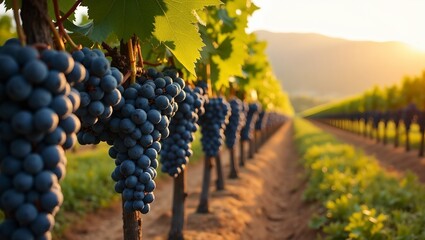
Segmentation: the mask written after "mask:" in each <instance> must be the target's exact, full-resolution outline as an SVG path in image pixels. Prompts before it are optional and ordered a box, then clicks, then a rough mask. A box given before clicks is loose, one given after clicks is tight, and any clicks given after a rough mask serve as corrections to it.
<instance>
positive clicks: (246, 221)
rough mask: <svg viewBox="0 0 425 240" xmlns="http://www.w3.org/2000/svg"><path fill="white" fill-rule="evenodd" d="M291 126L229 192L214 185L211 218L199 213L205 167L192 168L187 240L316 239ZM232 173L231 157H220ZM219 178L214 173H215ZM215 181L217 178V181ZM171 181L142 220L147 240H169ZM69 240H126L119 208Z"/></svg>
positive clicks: (92, 219)
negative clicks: (123, 238)
mask: <svg viewBox="0 0 425 240" xmlns="http://www.w3.org/2000/svg"><path fill="white" fill-rule="evenodd" d="M292 135H293V134H292V124H291V123H288V124H286V125H285V126H283V127H282V128H281V129H279V130H278V131H277V133H276V134H275V135H274V136H272V137H271V138H270V139H269V140H268V142H266V143H265V144H264V145H263V147H262V148H261V149H260V151H259V152H258V153H257V154H256V155H255V157H254V158H253V159H251V160H248V162H247V165H246V167H245V168H244V169H241V171H240V178H239V179H237V180H229V179H226V190H224V191H220V192H217V191H215V185H214V181H212V184H211V195H210V196H211V198H210V210H211V213H210V214H197V213H195V210H196V207H197V205H198V201H199V194H200V186H201V181H202V175H203V172H202V171H203V164H202V161H200V162H199V163H198V164H195V165H191V166H190V168H189V172H188V180H189V181H188V192H189V196H188V198H187V201H186V207H187V208H186V215H187V220H186V228H185V238H186V239H208V240H210V239H214V240H216V239H300V240H304V239H315V238H316V235H317V233H316V232H315V231H312V230H310V229H308V227H307V223H308V220H309V219H310V216H311V214H312V212H314V211H315V210H316V206H312V205H307V204H305V203H303V202H302V201H301V196H302V192H303V190H304V185H305V182H304V180H303V169H302V167H301V166H300V165H299V164H298V156H297V154H296V152H295V148H294V146H293V142H292ZM222 159H223V161H224V166H225V167H224V172H225V173H226V176H227V173H228V172H229V167H228V152H227V151H224V152H223V153H222ZM214 173H215V172H214ZM213 180H214V178H213ZM172 185H173V184H172V179H170V178H166V179H164V180H161V181H160V182H159V183H158V188H157V189H156V190H155V195H156V200H155V202H154V205H153V209H152V211H151V213H149V214H148V215H147V216H144V217H143V221H144V223H143V237H144V239H166V237H167V233H168V230H169V223H170V218H171V210H170V209H171V196H172ZM66 239H81V240H86V239H102V240H108V239H110V240H118V239H122V220H121V210H120V207H119V205H118V204H117V205H116V206H114V207H112V208H110V209H106V210H102V211H100V212H99V213H97V214H93V215H90V216H88V217H87V219H85V220H82V221H81V224H79V225H78V226H75V227H73V229H71V230H70V231H68V233H67V235H66Z"/></svg>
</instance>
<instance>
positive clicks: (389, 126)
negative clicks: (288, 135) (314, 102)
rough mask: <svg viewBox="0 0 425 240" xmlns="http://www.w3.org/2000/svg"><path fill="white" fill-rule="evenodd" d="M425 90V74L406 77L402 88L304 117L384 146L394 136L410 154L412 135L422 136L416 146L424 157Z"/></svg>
mask: <svg viewBox="0 0 425 240" xmlns="http://www.w3.org/2000/svg"><path fill="white" fill-rule="evenodd" d="M424 87H425V74H422V75H419V76H415V77H405V78H404V79H403V80H402V83H401V84H400V85H393V86H389V87H387V88H384V89H381V88H379V87H374V88H373V89H371V90H369V91H366V92H365V93H363V94H361V95H359V96H356V97H352V98H350V99H346V100H343V101H340V102H337V103H331V104H327V105H323V106H320V107H317V108H314V109H311V110H309V111H306V112H305V113H304V115H305V116H307V117H309V118H313V119H319V120H321V121H324V122H326V123H329V124H331V125H335V126H337V127H340V128H344V129H347V130H350V131H354V132H357V133H358V134H361V135H364V136H365V137H370V138H372V139H376V141H377V142H382V143H383V144H388V143H389V136H390V135H391V138H392V139H393V144H394V146H395V147H398V146H399V145H400V142H401V139H402V138H403V139H404V143H405V149H406V151H409V150H410V149H411V145H412V143H411V140H410V139H411V135H412V134H416V135H419V139H420V140H419V143H417V144H415V145H418V146H419V156H424V151H425V149H424V147H425V95H424V94H423V89H424ZM402 130H403V131H402ZM401 133H404V136H401Z"/></svg>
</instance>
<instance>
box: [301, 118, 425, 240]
mask: <svg viewBox="0 0 425 240" xmlns="http://www.w3.org/2000/svg"><path fill="white" fill-rule="evenodd" d="M295 141H296V144H297V148H298V150H299V152H300V154H301V156H302V164H303V165H304V167H305V169H306V173H307V175H308V179H309V180H308V185H307V188H306V190H305V192H304V198H305V199H306V200H309V201H319V202H321V203H322V206H323V208H324V211H323V213H321V214H320V213H318V214H316V215H315V216H314V217H313V218H312V219H311V221H310V227H312V228H316V229H319V228H322V230H323V232H324V233H326V239H364V240H370V239H372V240H381V239H425V228H424V227H423V226H424V224H425V201H424V199H425V188H424V187H423V186H422V185H421V184H420V183H418V181H417V179H416V177H415V176H414V175H413V174H406V175H405V176H396V175H394V174H391V173H388V172H386V171H385V170H384V169H382V168H381V167H380V166H379V164H378V162H377V161H376V159H374V158H373V157H370V156H366V155H365V154H364V153H363V152H361V151H358V150H356V149H355V148H354V147H352V146H350V145H347V144H342V143H340V142H338V141H337V140H336V139H335V138H334V137H332V136H331V135H330V134H327V133H324V132H323V131H321V130H320V129H318V128H316V127H314V126H313V125H312V124H310V123H308V122H306V121H304V120H300V119H298V120H296V121H295Z"/></svg>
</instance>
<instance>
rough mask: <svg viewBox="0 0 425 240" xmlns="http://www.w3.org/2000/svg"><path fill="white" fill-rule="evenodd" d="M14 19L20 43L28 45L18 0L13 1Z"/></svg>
mask: <svg viewBox="0 0 425 240" xmlns="http://www.w3.org/2000/svg"><path fill="white" fill-rule="evenodd" d="M13 17H14V18H15V23H16V31H17V33H18V38H19V41H21V44H22V46H24V45H25V44H26V36H25V33H24V29H23V28H22V24H21V18H20V17H19V3H18V0H13Z"/></svg>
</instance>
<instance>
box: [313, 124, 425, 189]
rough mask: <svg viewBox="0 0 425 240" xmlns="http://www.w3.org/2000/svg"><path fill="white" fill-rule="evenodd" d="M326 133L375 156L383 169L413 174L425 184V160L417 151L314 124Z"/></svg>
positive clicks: (328, 126) (325, 125)
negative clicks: (407, 150)
mask: <svg viewBox="0 0 425 240" xmlns="http://www.w3.org/2000/svg"><path fill="white" fill-rule="evenodd" d="M313 123H314V124H315V125H316V126H318V127H320V128H321V129H323V130H324V131H326V132H328V133H331V134H333V135H334V136H335V137H336V138H337V139H339V140H341V141H343V142H346V143H348V144H352V145H354V146H356V147H357V148H360V149H362V150H363V151H364V152H365V153H366V154H368V155H371V156H374V157H375V158H376V159H377V160H378V161H379V163H380V165H381V166H382V167H384V168H385V169H387V170H388V171H390V172H394V173H396V174H405V173H406V172H412V173H414V174H415V175H416V176H417V177H418V180H419V181H420V182H422V183H425V158H423V157H418V151H417V150H410V151H409V152H406V150H405V148H403V147H398V148H395V147H394V145H392V144H387V145H383V143H377V141H376V140H373V139H371V138H366V137H364V136H360V135H358V134H355V133H352V132H349V131H345V130H341V129H339V128H336V127H333V126H330V125H327V124H324V123H320V122H317V121H314V122H313Z"/></svg>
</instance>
